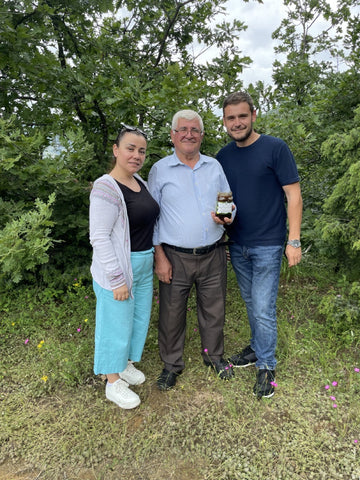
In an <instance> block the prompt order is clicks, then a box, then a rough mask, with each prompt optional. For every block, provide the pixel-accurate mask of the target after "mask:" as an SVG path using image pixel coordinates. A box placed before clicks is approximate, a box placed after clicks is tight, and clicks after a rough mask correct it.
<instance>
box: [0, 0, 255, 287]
mask: <svg viewBox="0 0 360 480" xmlns="http://www.w3.org/2000/svg"><path fill="white" fill-rule="evenodd" d="M225 3H226V2H225V0H213V1H207V0H200V1H195V0H183V1H179V0H161V1H160V2H156V1H154V0H153V1H150V2H149V1H145V0H138V1H136V2H135V1H133V0H124V1H123V0H120V1H116V2H115V1H112V0H99V2H88V1H87V0H75V1H72V2H69V1H68V0H56V1H55V0H39V1H38V2H32V1H30V0H6V1H4V0H1V1H0V10H1V12H2V15H1V16H0V39H1V40H0V106H1V110H0V116H1V118H2V122H3V123H2V124H1V136H0V149H2V152H3V154H2V157H1V160H4V159H5V158H6V159H8V160H7V161H6V163H4V164H3V165H1V166H0V175H1V182H0V198H1V199H2V204H3V205H4V206H5V205H6V206H9V205H10V204H11V206H12V209H11V210H8V209H7V208H3V209H1V218H0V224H1V225H3V227H5V226H6V225H7V223H8V222H12V221H14V220H16V219H18V218H20V217H21V216H22V215H23V214H25V213H27V212H29V211H31V210H32V209H33V208H34V202H35V201H36V199H39V201H42V202H47V201H48V198H49V195H50V194H51V193H53V192H54V193H55V194H56V199H55V201H54V203H53V204H52V206H51V209H52V218H51V220H52V221H53V222H54V226H53V228H52V237H51V238H52V239H53V240H54V242H53V244H52V245H51V246H49V248H51V255H50V257H49V258H50V259H49V262H48V264H47V265H46V266H43V267H42V273H43V275H45V274H46V275H47V278H50V277H52V278H55V277H58V278H59V277H61V275H62V274H63V272H66V271H69V270H74V268H76V269H79V268H80V267H79V266H81V265H84V268H86V269H87V270H88V265H89V255H90V248H89V243H88V226H87V222H88V195H89V188H90V185H91V181H93V180H94V179H95V178H96V177H97V176H99V175H100V174H102V173H103V172H104V171H106V170H107V169H108V165H109V160H110V147H111V143H112V139H114V138H115V136H116V133H117V131H118V130H119V128H120V122H124V123H128V124H133V125H140V126H141V127H143V128H144V129H146V130H147V132H148V133H149V137H150V144H149V150H148V163H147V165H146V166H145V167H144V170H143V173H144V174H145V175H146V172H147V170H148V168H149V167H150V165H151V164H152V163H153V162H154V161H155V160H157V159H158V158H160V157H161V156H163V155H164V154H165V153H168V151H169V149H170V148H171V145H170V143H169V122H170V119H171V117H172V115H173V113H174V112H175V111H176V110H177V109H179V108H184V107H190V108H195V109H197V110H198V111H199V112H200V113H202V114H203V116H204V118H205V120H206V128H207V130H208V131H209V132H211V135H208V136H207V139H206V141H205V142H204V150H205V151H206V152H207V153H215V151H216V150H217V148H218V147H217V145H216V139H217V138H219V135H221V134H220V133H219V125H218V123H219V122H218V119H217V118H216V117H215V115H214V114H213V113H212V111H213V110H214V107H215V106H216V105H218V102H219V98H220V97H222V96H224V95H225V94H226V93H228V91H229V90H233V89H236V88H239V87H240V86H241V80H240V75H241V71H242V68H243V66H244V65H246V64H248V63H250V59H249V58H248V57H244V56H242V55H241V52H240V50H239V49H238V47H237V46H236V41H237V39H238V37H239V35H240V34H241V31H242V30H243V29H244V28H245V25H244V24H243V23H242V22H240V21H238V20H235V21H234V22H232V23H229V22H227V21H225V20H224V18H223V15H224V14H225V7H224V5H225ZM210 47H211V48H213V49H214V48H215V51H216V53H215V55H214V58H213V59H212V60H211V61H205V60H202V58H203V53H204V52H206V51H207V49H209V48H210ZM54 145H58V146H59V145H60V146H61V148H56V147H55V148H54ZM9 212H10V213H9ZM53 267H56V268H57V271H58V275H57V276H56V275H52V274H51V268H53ZM60 273H61V275H60Z"/></svg>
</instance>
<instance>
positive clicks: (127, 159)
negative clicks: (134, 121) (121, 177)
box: [113, 132, 146, 175]
mask: <svg viewBox="0 0 360 480" xmlns="http://www.w3.org/2000/svg"><path fill="white" fill-rule="evenodd" d="M113 153H114V157H115V158H116V167H115V168H119V169H121V170H122V171H123V173H124V174H127V175H132V174H134V173H136V172H138V171H139V170H140V168H141V167H142V166H143V164H144V161H145V154H146V140H145V137H143V136H142V135H137V134H135V133H132V132H126V133H125V134H124V135H123V137H121V139H120V141H119V145H116V144H114V145H113Z"/></svg>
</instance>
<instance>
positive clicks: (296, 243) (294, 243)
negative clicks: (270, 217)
mask: <svg viewBox="0 0 360 480" xmlns="http://www.w3.org/2000/svg"><path fill="white" fill-rule="evenodd" d="M288 245H291V246H292V247H295V248H299V247H300V246H301V243H300V240H289V241H288Z"/></svg>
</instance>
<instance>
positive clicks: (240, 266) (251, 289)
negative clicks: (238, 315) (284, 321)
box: [229, 243, 284, 370]
mask: <svg viewBox="0 0 360 480" xmlns="http://www.w3.org/2000/svg"><path fill="white" fill-rule="evenodd" d="M229 250H230V256H231V263H232V266H233V269H234V271H235V274H236V279H237V282H238V285H239V288H240V292H241V296H242V298H243V300H244V302H245V304H246V310H247V315H248V320H249V324H250V329H251V340H250V346H251V348H252V349H253V350H255V354H256V357H257V362H256V367H257V368H268V369H270V370H274V369H275V367H276V358H275V349H276V342H277V323H276V299H277V293H278V287H279V278H280V267H281V261H282V256H283V252H284V247H283V246H282V245H277V246H259V247H246V246H241V245H239V244H236V243H234V244H232V245H230V247H229Z"/></svg>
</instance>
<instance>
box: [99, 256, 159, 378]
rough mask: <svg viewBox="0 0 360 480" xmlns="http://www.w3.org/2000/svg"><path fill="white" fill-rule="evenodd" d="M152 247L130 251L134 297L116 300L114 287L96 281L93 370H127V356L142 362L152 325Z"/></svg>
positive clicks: (117, 371)
mask: <svg viewBox="0 0 360 480" xmlns="http://www.w3.org/2000/svg"><path fill="white" fill-rule="evenodd" d="M153 262H154V253H153V249H151V250H146V251H144V252H132V253H131V265H132V270H133V286H132V293H133V298H128V299H127V300H125V301H119V300H114V296H113V292H112V290H106V289H104V288H102V287H100V285H98V284H97V283H96V282H95V281H94V282H93V288H94V292H95V295H96V327H95V358H94V373H95V375H98V374H104V375H106V374H110V373H119V372H122V371H123V370H125V368H126V366H127V364H128V360H131V361H133V362H139V361H140V360H141V355H142V352H143V349H144V345H145V340H146V335H147V332H148V328H149V322H150V314H151V305H152V295H153Z"/></svg>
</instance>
